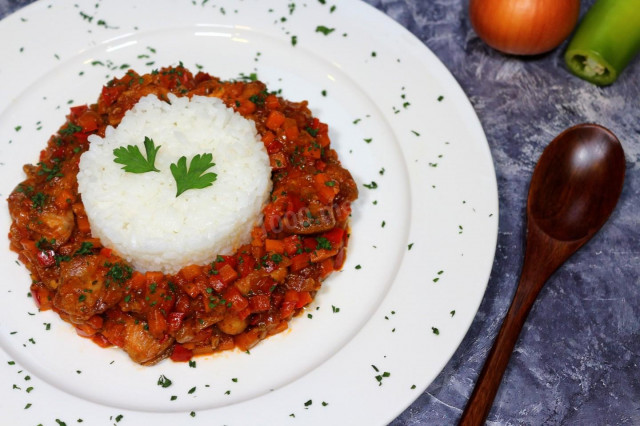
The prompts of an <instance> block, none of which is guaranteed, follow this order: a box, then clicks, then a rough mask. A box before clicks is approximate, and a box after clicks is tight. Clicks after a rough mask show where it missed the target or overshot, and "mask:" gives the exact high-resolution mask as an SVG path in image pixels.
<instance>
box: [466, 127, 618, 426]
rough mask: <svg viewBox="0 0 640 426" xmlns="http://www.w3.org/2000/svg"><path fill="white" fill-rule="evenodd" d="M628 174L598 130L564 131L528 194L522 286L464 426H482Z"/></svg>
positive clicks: (614, 144)
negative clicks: (554, 277)
mask: <svg viewBox="0 0 640 426" xmlns="http://www.w3.org/2000/svg"><path fill="white" fill-rule="evenodd" d="M624 172H625V160H624V152H623V150H622V146H621V145H620V142H619V141H618V139H617V138H616V136H615V135H614V134H613V133H611V132H610V131H609V130H607V129H605V128H604V127H602V126H598V125H596V124H580V125H577V126H574V127H571V128H569V129H567V130H565V131H564V132H562V133H560V134H559V135H558V136H557V137H556V138H555V139H554V140H553V141H551V143H550V144H549V146H547V148H546V149H545V150H544V152H543V153H542V156H541V157H540V160H539V161H538V164H537V166H536V168H535V170H534V171H533V177H532V179H531V186H530V187H529V198H528V202H527V217H528V220H527V246H526V250H525V256H524V265H523V267H522V273H521V276H520V282H519V283H518V287H517V288H516V292H515V295H514V297H513V301H512V303H511V306H510V307H509V311H508V312H507V315H506V317H505V319H504V322H503V323H502V328H501V329H500V332H499V333H498V336H497V337H496V340H495V342H494V344H493V347H492V348H491V351H490V352H489V355H488V358H487V360H486V362H485V365H484V368H483V369H482V372H481V373H480V376H479V378H478V382H477V383H476V386H475V388H474V390H473V393H472V394H471V397H470V398H469V402H468V403H467V407H466V408H465V410H464V412H463V413H462V418H461V420H460V425H465V426H466V425H480V424H483V423H484V420H485V419H486V418H487V415H488V414H489V410H490V409H491V405H492V404H493V399H494V397H495V396H496V392H497V391H498V387H499V386H500V381H501V380H502V376H503V374H504V371H505V369H506V367H507V364H508V362H509V358H510V357H511V353H512V352H513V348H514V346H515V344H516V341H517V340H518V336H519V334H520V331H521V330H522V326H523V325H524V322H525V320H526V318H527V315H528V314H529V311H530V310H531V307H532V306H533V303H534V301H535V299H536V297H537V296H538V293H539V292H540V289H542V286H543V285H544V283H545V282H546V281H547V279H548V278H549V277H550V276H551V274H553V272H555V270H556V269H558V267H560V265H562V264H563V263H564V262H565V261H566V260H567V259H568V258H569V257H570V256H571V255H572V254H573V253H575V252H576V251H577V250H578V249H579V248H580V247H582V245H584V244H585V243H586V242H587V241H589V239H590V238H591V237H593V235H594V234H595V233H596V232H597V231H598V230H599V229H600V228H601V227H602V225H604V223H605V222H606V221H607V219H608V218H609V215H610V214H611V212H612V211H613V209H614V208H615V206H616V203H617V202H618V198H619V196H620V193H621V191H622V184H623V182H624Z"/></svg>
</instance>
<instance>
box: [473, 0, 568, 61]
mask: <svg viewBox="0 0 640 426" xmlns="http://www.w3.org/2000/svg"><path fill="white" fill-rule="evenodd" d="M579 14H580V0H471V1H470V3H469V16H470V18H471V25H472V26H473V29H474V30H475V32H476V33H477V34H478V36H479V37H480V38H481V39H482V40H483V41H484V42H485V43H487V44H488V45H489V46H491V47H493V48H494V49H496V50H499V51H501V52H503V53H508V54H513V55H538V54H541V53H545V52H548V51H550V50H552V49H554V48H556V47H557V46H558V45H559V44H560V43H562V41H563V40H565V39H566V38H567V37H569V34H571V31H573V28H574V27H575V26H576V23H577V22H578V16H579Z"/></svg>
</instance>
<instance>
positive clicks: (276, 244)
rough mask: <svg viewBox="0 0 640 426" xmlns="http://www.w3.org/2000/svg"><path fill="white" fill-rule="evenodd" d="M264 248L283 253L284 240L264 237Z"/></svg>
mask: <svg viewBox="0 0 640 426" xmlns="http://www.w3.org/2000/svg"><path fill="white" fill-rule="evenodd" d="M264 248H265V249H266V250H267V251H268V252H272V253H279V254H283V253H284V242H282V240H272V239H266V240H264Z"/></svg>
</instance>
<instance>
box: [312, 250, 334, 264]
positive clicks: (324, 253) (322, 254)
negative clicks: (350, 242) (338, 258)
mask: <svg viewBox="0 0 640 426" xmlns="http://www.w3.org/2000/svg"><path fill="white" fill-rule="evenodd" d="M336 254H338V249H337V248H335V249H333V250H324V249H318V250H314V251H312V252H311V253H309V257H310V260H311V263H319V262H322V261H323V260H326V259H329V258H330V257H333V256H335V255H336Z"/></svg>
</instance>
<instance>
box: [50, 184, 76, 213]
mask: <svg viewBox="0 0 640 426" xmlns="http://www.w3.org/2000/svg"><path fill="white" fill-rule="evenodd" d="M73 201H74V197H73V195H72V194H71V191H69V190H68V189H63V190H62V191H60V192H58V194H56V197H55V198H54V200H53V202H54V204H55V205H56V207H57V208H59V209H60V210H66V209H68V208H70V207H71V204H72V203H73Z"/></svg>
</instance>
